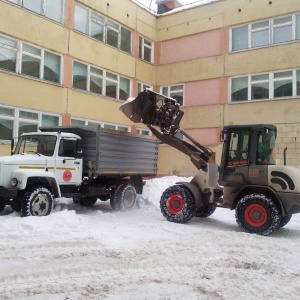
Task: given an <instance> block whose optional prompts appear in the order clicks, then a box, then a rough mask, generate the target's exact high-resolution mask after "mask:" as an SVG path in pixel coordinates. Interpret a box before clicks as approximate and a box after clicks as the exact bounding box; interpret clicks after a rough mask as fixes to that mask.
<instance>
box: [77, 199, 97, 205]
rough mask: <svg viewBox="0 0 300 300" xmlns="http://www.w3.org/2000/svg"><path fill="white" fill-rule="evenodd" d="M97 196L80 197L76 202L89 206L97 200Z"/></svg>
mask: <svg viewBox="0 0 300 300" xmlns="http://www.w3.org/2000/svg"><path fill="white" fill-rule="evenodd" d="M97 200H98V198H97V197H80V198H79V200H78V204H79V205H81V206H86V207H91V206H93V205H95V203H96V202H97Z"/></svg>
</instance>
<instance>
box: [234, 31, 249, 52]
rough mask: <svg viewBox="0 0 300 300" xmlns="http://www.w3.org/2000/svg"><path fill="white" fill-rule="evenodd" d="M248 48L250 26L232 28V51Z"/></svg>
mask: <svg viewBox="0 0 300 300" xmlns="http://www.w3.org/2000/svg"><path fill="white" fill-rule="evenodd" d="M247 48H248V26H243V27H238V28H233V29H232V51H237V50H243V49H247Z"/></svg>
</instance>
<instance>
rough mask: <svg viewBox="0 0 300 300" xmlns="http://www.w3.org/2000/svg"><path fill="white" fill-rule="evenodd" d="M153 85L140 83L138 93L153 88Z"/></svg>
mask: <svg viewBox="0 0 300 300" xmlns="http://www.w3.org/2000/svg"><path fill="white" fill-rule="evenodd" d="M151 88H152V87H151V86H150V85H148V84H144V83H140V82H139V83H138V93H140V92H142V91H144V90H145V89H151Z"/></svg>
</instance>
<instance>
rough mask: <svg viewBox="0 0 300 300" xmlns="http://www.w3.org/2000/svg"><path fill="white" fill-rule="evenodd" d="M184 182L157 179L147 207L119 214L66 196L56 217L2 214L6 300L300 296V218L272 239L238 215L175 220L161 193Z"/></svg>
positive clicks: (0, 270)
mask: <svg viewBox="0 0 300 300" xmlns="http://www.w3.org/2000/svg"><path fill="white" fill-rule="evenodd" d="M178 180H182V178H178V177H165V178H161V179H152V180H149V181H148V182H147V184H146V185H145V188H144V193H143V196H142V197H143V199H145V202H146V204H145V205H144V206H143V207H142V208H139V209H134V210H132V211H127V212H115V211H112V210H111V208H110V205H109V202H101V201H100V200H98V202H97V203H96V205H95V206H94V207H93V208H84V207H80V206H78V205H75V204H73V201H72V200H71V199H60V200H59V201H58V203H57V204H56V206H55V208H54V211H53V212H52V214H51V215H49V216H47V217H41V218H38V217H28V218H20V217H19V216H18V214H17V213H14V212H11V211H10V209H9V208H6V210H5V211H4V213H2V216H0V258H1V261H0V299H14V300H15V299H18V300H19V299H26V300H28V299H32V300H39V299H43V300H44V299H45V300H48V299H51V300H66V299H69V300H78V299H84V300H85V299H108V300H116V299H117V300H135V299H136V300H140V299H149V300H150V299H151V300H173V299H178V300H179V299H181V300H182V299H187V300H193V299H195V300H196V299H201V300H202V299H207V300H211V299H228V300H229V299H230V300H232V299H255V300H257V299H268V300H269V299H272V300H273V299H289V300H293V299H300V253H299V249H300V215H295V216H293V218H292V220H291V221H290V223H289V224H288V225H286V227H284V228H281V229H280V230H277V231H275V232H274V233H273V234H271V235H269V236H267V237H264V236H257V235H251V234H247V233H244V232H242V231H241V230H240V229H239V228H238V226H237V224H236V222H235V217H234V211H230V210H228V209H222V208H218V209H217V210H216V212H215V213H214V214H213V215H212V216H211V217H209V218H207V219H200V218H193V219H192V220H191V221H190V222H189V223H187V224H175V223H170V222H168V221H166V219H164V217H163V216H162V214H161V212H160V210H159V199H160V196H161V194H162V192H163V190H165V189H166V188H167V187H169V186H170V185H172V184H174V183H175V182H176V181H178Z"/></svg>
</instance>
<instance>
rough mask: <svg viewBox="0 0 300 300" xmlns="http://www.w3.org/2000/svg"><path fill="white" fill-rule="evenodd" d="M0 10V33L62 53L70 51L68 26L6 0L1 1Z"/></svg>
mask: <svg viewBox="0 0 300 300" xmlns="http://www.w3.org/2000/svg"><path fill="white" fill-rule="evenodd" d="M0 12H1V15H0V16H1V17H0V33H4V34H6V35H9V36H12V37H15V38H17V39H20V40H22V41H24V42H25V41H26V42H28V43H32V44H35V45H38V46H40V47H42V48H45V49H49V50H53V51H55V52H58V53H60V54H66V53H68V31H69V30H68V29H67V28H64V27H63V26H61V25H59V24H57V23H55V22H52V21H50V20H48V19H46V18H43V17H41V16H38V15H35V14H33V13H30V12H28V11H26V10H24V9H21V8H18V7H16V6H13V5H9V4H7V3H4V2H0ZM2 12H5V13H2Z"/></svg>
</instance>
